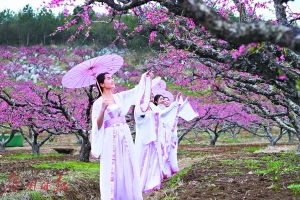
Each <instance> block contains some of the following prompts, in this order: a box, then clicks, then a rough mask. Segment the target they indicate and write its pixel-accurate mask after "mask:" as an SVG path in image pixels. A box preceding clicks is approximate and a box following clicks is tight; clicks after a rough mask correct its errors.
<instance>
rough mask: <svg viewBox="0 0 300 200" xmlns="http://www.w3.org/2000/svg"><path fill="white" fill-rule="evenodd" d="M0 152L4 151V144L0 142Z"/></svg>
mask: <svg viewBox="0 0 300 200" xmlns="http://www.w3.org/2000/svg"><path fill="white" fill-rule="evenodd" d="M0 151H5V144H4V143H2V142H0Z"/></svg>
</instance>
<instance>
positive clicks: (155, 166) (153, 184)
mask: <svg viewBox="0 0 300 200" xmlns="http://www.w3.org/2000/svg"><path fill="white" fill-rule="evenodd" d="M159 99H160V98H159V97H158V96H157V97H156V98H155V99H154V103H150V107H149V108H148V110H147V112H146V113H143V112H142V111H141V110H140V109H139V108H138V107H136V108H135V114H134V116H135V122H136V139H135V149H136V153H137V160H138V163H139V166H140V175H141V186H142V191H143V192H152V191H153V190H157V189H159V188H160V187H161V182H162V180H163V173H162V172H163V167H164V166H163V157H162V155H163V153H162V150H163V149H162V143H161V136H160V135H159V133H160V131H159V128H160V127H161V120H163V119H164V118H165V117H166V116H167V115H168V113H170V112H172V111H173V110H176V107H177V102H174V103H172V104H171V105H170V106H169V107H168V108H167V109H164V110H161V109H159V108H158V107H157V105H158V102H159V103H163V101H159ZM175 112H176V111H175Z"/></svg>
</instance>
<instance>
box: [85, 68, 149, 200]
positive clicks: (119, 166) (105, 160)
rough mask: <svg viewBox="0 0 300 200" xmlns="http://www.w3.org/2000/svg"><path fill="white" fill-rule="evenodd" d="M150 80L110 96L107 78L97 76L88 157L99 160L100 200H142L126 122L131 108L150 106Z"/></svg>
mask: <svg viewBox="0 0 300 200" xmlns="http://www.w3.org/2000/svg"><path fill="white" fill-rule="evenodd" d="M151 76H152V74H151V73H149V72H147V73H146V74H143V75H142V78H141V80H140V83H139V84H138V85H137V86H136V87H135V88H133V89H131V90H128V91H124V92H120V93H116V94H113V92H112V89H113V88H114V87H115V84H114V81H113V79H112V77H111V75H110V74H107V73H104V74H99V75H98V76H97V82H98V84H99V86H100V87H101V88H99V87H98V89H99V90H101V91H102V92H100V91H99V92H100V94H102V95H100V94H99V96H100V97H99V98H98V99H97V100H96V101H95V102H94V104H93V108H92V132H91V138H90V139H91V153H92V156H94V157H96V158H98V157H99V156H100V155H101V158H100V164H101V167H100V193H101V199H102V200H109V199H111V200H141V199H143V197H142V189H141V186H140V173H139V166H138V163H137V162H136V155H135V151H134V144H133V140H132V136H131V133H130V130H129V127H128V125H127V124H126V122H125V115H126V114H127V112H128V110H129V108H130V106H131V105H135V106H136V107H138V108H139V109H140V110H146V109H147V108H148V106H149V101H150V93H151V88H150V87H151V86H150V85H151Z"/></svg>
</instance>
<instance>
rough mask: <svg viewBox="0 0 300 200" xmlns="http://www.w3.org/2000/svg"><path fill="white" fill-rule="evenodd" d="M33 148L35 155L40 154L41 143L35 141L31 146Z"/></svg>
mask: <svg viewBox="0 0 300 200" xmlns="http://www.w3.org/2000/svg"><path fill="white" fill-rule="evenodd" d="M31 149H32V154H33V155H39V154H40V145H39V144H36V143H33V144H32V146H31Z"/></svg>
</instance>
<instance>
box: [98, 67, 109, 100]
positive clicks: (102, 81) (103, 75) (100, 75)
mask: <svg viewBox="0 0 300 200" xmlns="http://www.w3.org/2000/svg"><path fill="white" fill-rule="evenodd" d="M106 74H108V72H104V73H101V74H98V76H97V82H98V84H99V86H98V84H97V83H96V87H97V89H98V92H99V96H98V98H99V97H101V94H102V92H103V88H102V87H101V86H100V83H104V80H105V75H106ZM99 87H100V88H99ZM100 90H101V91H100Z"/></svg>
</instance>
